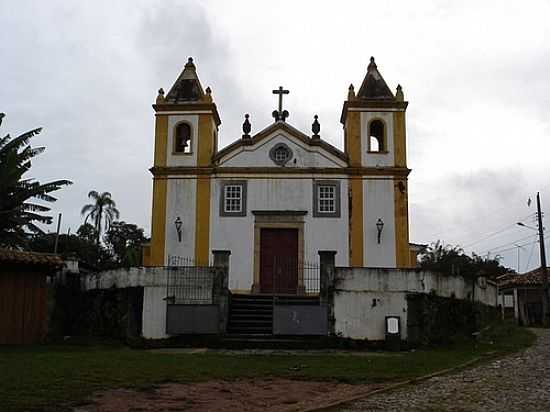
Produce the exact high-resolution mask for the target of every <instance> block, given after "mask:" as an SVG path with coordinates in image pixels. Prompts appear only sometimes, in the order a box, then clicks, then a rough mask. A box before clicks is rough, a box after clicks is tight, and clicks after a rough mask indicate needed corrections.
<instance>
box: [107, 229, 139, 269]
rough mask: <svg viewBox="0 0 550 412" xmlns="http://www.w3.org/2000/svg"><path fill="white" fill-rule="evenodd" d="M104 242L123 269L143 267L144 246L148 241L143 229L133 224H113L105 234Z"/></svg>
mask: <svg viewBox="0 0 550 412" xmlns="http://www.w3.org/2000/svg"><path fill="white" fill-rule="evenodd" d="M104 240H105V243H106V244H107V245H108V246H109V247H110V249H111V251H112V254H113V257H114V259H115V261H116V262H117V263H118V264H119V265H121V266H123V267H130V266H139V265H141V260H142V245H143V243H145V242H147V241H148V239H147V238H146V237H145V235H144V234H143V229H141V228H139V227H138V226H137V225H135V224H133V223H126V222H122V221H120V222H113V223H112V224H111V227H110V228H109V230H108V231H107V232H106V233H105V237H104Z"/></svg>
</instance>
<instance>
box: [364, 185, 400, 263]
mask: <svg viewBox="0 0 550 412" xmlns="http://www.w3.org/2000/svg"><path fill="white" fill-rule="evenodd" d="M394 211H395V205H394V189H393V179H392V178H391V177H380V178H377V179H375V178H370V179H365V180H363V248H364V249H363V256H364V266H365V267H386V268H393V267H395V266H396V261H395V212H394ZM378 219H382V221H383V222H384V227H383V229H382V234H381V236H380V244H378V239H377V233H378V232H377V228H376V222H377V221H378Z"/></svg>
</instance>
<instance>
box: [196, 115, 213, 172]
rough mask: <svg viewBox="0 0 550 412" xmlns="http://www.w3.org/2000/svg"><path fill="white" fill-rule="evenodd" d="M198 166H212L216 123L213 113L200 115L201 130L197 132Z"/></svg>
mask: <svg viewBox="0 0 550 412" xmlns="http://www.w3.org/2000/svg"><path fill="white" fill-rule="evenodd" d="M197 136H198V138H197V140H198V141H197V166H199V167H200V166H210V165H211V164H212V155H213V154H214V138H215V136H214V124H213V122H212V115H210V114H200V115H199V130H198V133H197Z"/></svg>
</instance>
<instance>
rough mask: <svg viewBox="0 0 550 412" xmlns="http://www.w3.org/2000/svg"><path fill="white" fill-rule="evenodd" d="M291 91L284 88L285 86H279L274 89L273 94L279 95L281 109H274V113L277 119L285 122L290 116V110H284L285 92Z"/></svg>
mask: <svg viewBox="0 0 550 412" xmlns="http://www.w3.org/2000/svg"><path fill="white" fill-rule="evenodd" d="M289 93H290V91H288V90H285V89H283V86H279V88H278V89H276V90H273V94H278V95H279V110H274V111H273V113H272V115H273V118H274V119H275V121H278V120H282V121H283V122H284V121H285V119H286V118H287V117H288V111H287V110H283V94H289Z"/></svg>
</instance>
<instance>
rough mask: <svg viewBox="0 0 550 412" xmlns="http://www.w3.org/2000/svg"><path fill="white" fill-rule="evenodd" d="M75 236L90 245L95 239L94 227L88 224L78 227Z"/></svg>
mask: <svg viewBox="0 0 550 412" xmlns="http://www.w3.org/2000/svg"><path fill="white" fill-rule="evenodd" d="M76 234H77V235H78V237H79V238H81V239H85V240H88V241H90V242H92V243H95V242H96V239H97V231H96V230H95V227H94V226H93V225H91V224H89V223H84V224H82V225H80V227H79V228H78V230H77V231H76Z"/></svg>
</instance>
